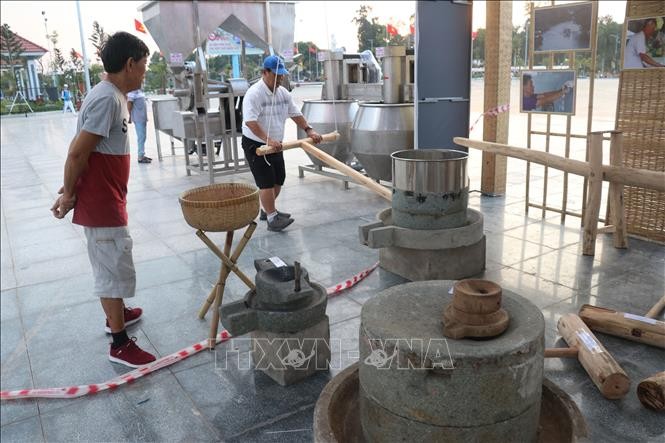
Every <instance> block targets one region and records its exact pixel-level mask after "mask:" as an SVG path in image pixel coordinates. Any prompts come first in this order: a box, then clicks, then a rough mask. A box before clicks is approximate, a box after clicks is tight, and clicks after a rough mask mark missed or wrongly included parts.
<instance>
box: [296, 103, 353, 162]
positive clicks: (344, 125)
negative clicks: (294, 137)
mask: <svg viewBox="0 0 665 443" xmlns="http://www.w3.org/2000/svg"><path fill="white" fill-rule="evenodd" d="M356 112H358V102H357V101H355V100H335V101H333V100H305V102H304V103H303V105H302V114H303V116H304V117H305V119H306V120H307V123H309V124H310V126H312V127H313V128H314V129H315V130H316V131H317V132H318V133H319V134H327V133H329V132H332V131H334V130H335V129H337V131H338V132H339V134H340V138H339V139H338V140H337V141H336V142H335V143H324V144H322V145H320V146H318V148H319V149H321V150H322V151H324V152H326V153H327V154H330V155H332V156H333V157H335V158H336V159H337V160H339V161H341V162H343V163H347V162H349V161H350V160H351V158H352V157H353V155H352V154H351V124H352V123H353V119H354V118H355V116H356ZM306 137H307V134H305V131H303V130H302V129H300V128H298V138H306ZM307 155H308V156H309V158H310V160H312V162H313V163H314V164H315V165H317V166H327V165H326V164H325V163H323V162H322V161H321V160H319V159H318V158H316V157H314V156H312V155H309V154H307Z"/></svg>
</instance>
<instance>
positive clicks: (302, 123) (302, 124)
mask: <svg viewBox="0 0 665 443" xmlns="http://www.w3.org/2000/svg"><path fill="white" fill-rule="evenodd" d="M291 120H293V121H294V122H295V123H296V125H298V127H299V128H300V129H302V130H303V131H305V132H306V133H307V137H310V138H311V139H312V140H314V143H321V140H322V137H321V135H320V134H319V133H318V132H316V131H315V130H314V128H312V127H311V126H309V124H308V123H307V120H305V117H303V116H302V115H298V116H296V117H291Z"/></svg>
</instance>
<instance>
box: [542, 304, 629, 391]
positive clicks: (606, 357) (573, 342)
mask: <svg viewBox="0 0 665 443" xmlns="http://www.w3.org/2000/svg"><path fill="white" fill-rule="evenodd" d="M557 328H558V330H559V333H560V334H561V336H562V337H563V339H564V340H565V341H566V343H568V346H570V348H550V349H546V350H545V357H547V358H551V357H577V359H578V360H579V361H580V363H581V364H582V367H584V369H585V370H586V372H587V374H588V375H589V377H590V378H591V380H592V381H593V383H594V384H595V385H596V386H597V387H598V389H599V390H600V392H601V394H603V396H604V397H605V398H608V399H610V400H616V399H619V398H623V397H624V396H625V395H626V394H627V393H628V390H629V389H630V379H629V378H628V375H626V372H625V371H624V370H623V369H622V368H621V366H619V364H618V363H617V362H616V360H614V358H613V357H612V356H611V355H610V353H609V352H607V349H605V347H604V346H603V345H602V344H601V343H600V342H599V341H598V339H597V338H596V336H595V335H594V334H593V332H591V330H589V328H588V327H587V326H586V325H585V324H584V322H583V321H582V319H581V318H580V317H579V316H577V315H575V314H566V315H564V316H562V317H561V318H560V319H559V323H558V325H557Z"/></svg>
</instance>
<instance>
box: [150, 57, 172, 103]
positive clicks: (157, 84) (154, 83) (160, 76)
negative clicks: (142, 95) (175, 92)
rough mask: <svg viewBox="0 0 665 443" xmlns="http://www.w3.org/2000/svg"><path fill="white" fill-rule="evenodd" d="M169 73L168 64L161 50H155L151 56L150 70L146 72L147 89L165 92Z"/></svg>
mask: <svg viewBox="0 0 665 443" xmlns="http://www.w3.org/2000/svg"><path fill="white" fill-rule="evenodd" d="M168 75H169V68H168V66H167V65H166V60H164V57H163V56H162V55H161V54H160V53H159V52H157V51H155V52H153V54H152V56H151V57H150V64H149V65H148V71H147V72H146V74H145V89H146V90H148V91H158V92H159V93H160V94H165V93H166V81H167V79H168Z"/></svg>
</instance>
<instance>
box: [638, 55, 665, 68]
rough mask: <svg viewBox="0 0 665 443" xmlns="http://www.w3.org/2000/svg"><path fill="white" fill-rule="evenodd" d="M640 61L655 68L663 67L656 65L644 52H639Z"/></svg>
mask: <svg viewBox="0 0 665 443" xmlns="http://www.w3.org/2000/svg"><path fill="white" fill-rule="evenodd" d="M640 60H642V61H643V62H644V63H646V64H647V65H651V66H655V67H656V68H662V67H664V66H665V65H662V64H660V63H658V62H657V61H656V60H654V59H652V58H651V56H650V55H649V54H647V53H644V52H640Z"/></svg>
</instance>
